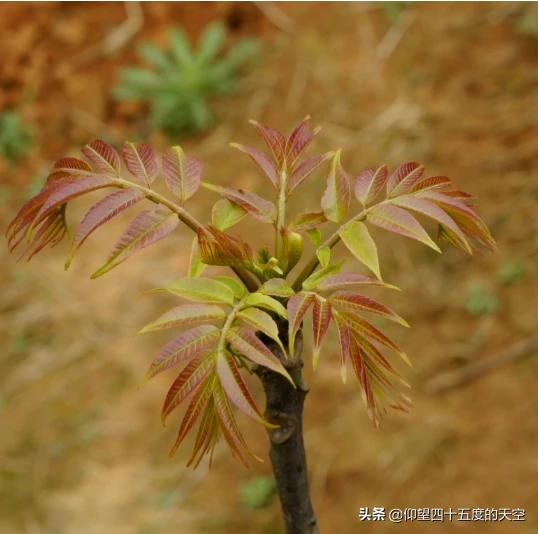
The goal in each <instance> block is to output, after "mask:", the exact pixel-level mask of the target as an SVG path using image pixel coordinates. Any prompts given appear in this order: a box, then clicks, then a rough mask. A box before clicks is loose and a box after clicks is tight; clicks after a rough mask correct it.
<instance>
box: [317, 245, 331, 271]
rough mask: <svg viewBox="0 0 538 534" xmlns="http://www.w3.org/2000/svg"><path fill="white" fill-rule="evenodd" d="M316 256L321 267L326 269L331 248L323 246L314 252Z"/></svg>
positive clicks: (329, 259)
mask: <svg viewBox="0 0 538 534" xmlns="http://www.w3.org/2000/svg"><path fill="white" fill-rule="evenodd" d="M316 256H317V258H318V261H319V264H320V265H321V266H322V267H327V265H329V262H330V261H331V247H329V246H328V245H323V246H322V247H319V248H318V249H317V250H316Z"/></svg>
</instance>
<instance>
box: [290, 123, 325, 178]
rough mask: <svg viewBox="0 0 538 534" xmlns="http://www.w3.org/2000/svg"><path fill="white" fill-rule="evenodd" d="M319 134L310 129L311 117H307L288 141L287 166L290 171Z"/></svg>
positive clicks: (294, 130)
mask: <svg viewBox="0 0 538 534" xmlns="http://www.w3.org/2000/svg"><path fill="white" fill-rule="evenodd" d="M317 132H318V130H316V131H315V132H313V131H312V129H311V128H310V117H309V116H306V117H305V118H304V119H303V120H302V121H301V123H300V124H298V125H297V126H296V127H295V128H294V129H293V131H292V132H291V133H290V135H289V136H288V138H287V139H286V149H285V152H286V164H287V166H288V169H292V168H293V166H294V163H295V161H296V160H297V158H298V157H299V156H300V154H301V152H303V150H304V149H305V148H306V147H307V146H308V145H309V144H310V143H311V142H312V139H313V138H314V135H315V134H316V133H317Z"/></svg>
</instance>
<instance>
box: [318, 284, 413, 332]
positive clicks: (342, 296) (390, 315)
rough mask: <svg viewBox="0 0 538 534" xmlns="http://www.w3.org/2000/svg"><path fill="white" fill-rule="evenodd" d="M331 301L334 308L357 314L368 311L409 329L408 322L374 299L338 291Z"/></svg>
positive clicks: (331, 297) (330, 298)
mask: <svg viewBox="0 0 538 534" xmlns="http://www.w3.org/2000/svg"><path fill="white" fill-rule="evenodd" d="M329 301H330V302H331V304H333V305H334V306H337V307H339V308H344V309H348V310H351V311H355V312H360V311H366V312H370V313H374V314H376V315H380V316H382V317H385V318H386V319H390V320H391V321H394V322H396V323H398V324H401V325H402V326H406V327H409V324H408V322H407V321H406V320H405V319H403V318H402V317H400V316H399V315H398V314H397V313H395V312H393V311H392V310H391V309H390V308H387V306H385V305H384V304H381V303H380V302H377V301H376V300H374V299H371V298H368V297H365V296H364V295H359V294H358V293H351V292H350V291H337V292H336V293H333V294H332V295H331V296H330V297H329Z"/></svg>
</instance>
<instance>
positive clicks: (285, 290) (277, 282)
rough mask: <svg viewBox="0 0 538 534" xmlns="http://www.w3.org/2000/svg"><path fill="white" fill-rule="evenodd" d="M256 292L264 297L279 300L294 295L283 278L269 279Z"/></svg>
mask: <svg viewBox="0 0 538 534" xmlns="http://www.w3.org/2000/svg"><path fill="white" fill-rule="evenodd" d="M258 291H260V292H261V293H263V294H264V295H271V296H273V297H281V298H287V297H291V296H292V295H293V294H294V293H295V291H293V289H292V287H291V286H290V285H289V284H288V282H286V280H284V279H283V278H271V280H268V281H267V282H265V283H264V284H263V285H262V286H261V287H260V289H259V290H258Z"/></svg>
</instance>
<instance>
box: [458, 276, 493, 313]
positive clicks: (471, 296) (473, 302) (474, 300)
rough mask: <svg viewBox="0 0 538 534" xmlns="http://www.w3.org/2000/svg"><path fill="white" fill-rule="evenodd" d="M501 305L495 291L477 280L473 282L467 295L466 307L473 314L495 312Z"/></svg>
mask: <svg viewBox="0 0 538 534" xmlns="http://www.w3.org/2000/svg"><path fill="white" fill-rule="evenodd" d="M498 307H499V299H498V298H497V295H495V293H492V292H491V291H490V290H489V289H487V288H486V287H484V285H483V284H481V283H479V282H475V283H473V284H471V286H470V287H469V289H468V291H467V296H466V297H465V309H466V310H467V312H468V313H470V314H471V315H476V316H479V315H487V314H490V313H493V312H495V311H496V310H497V308H498Z"/></svg>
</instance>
